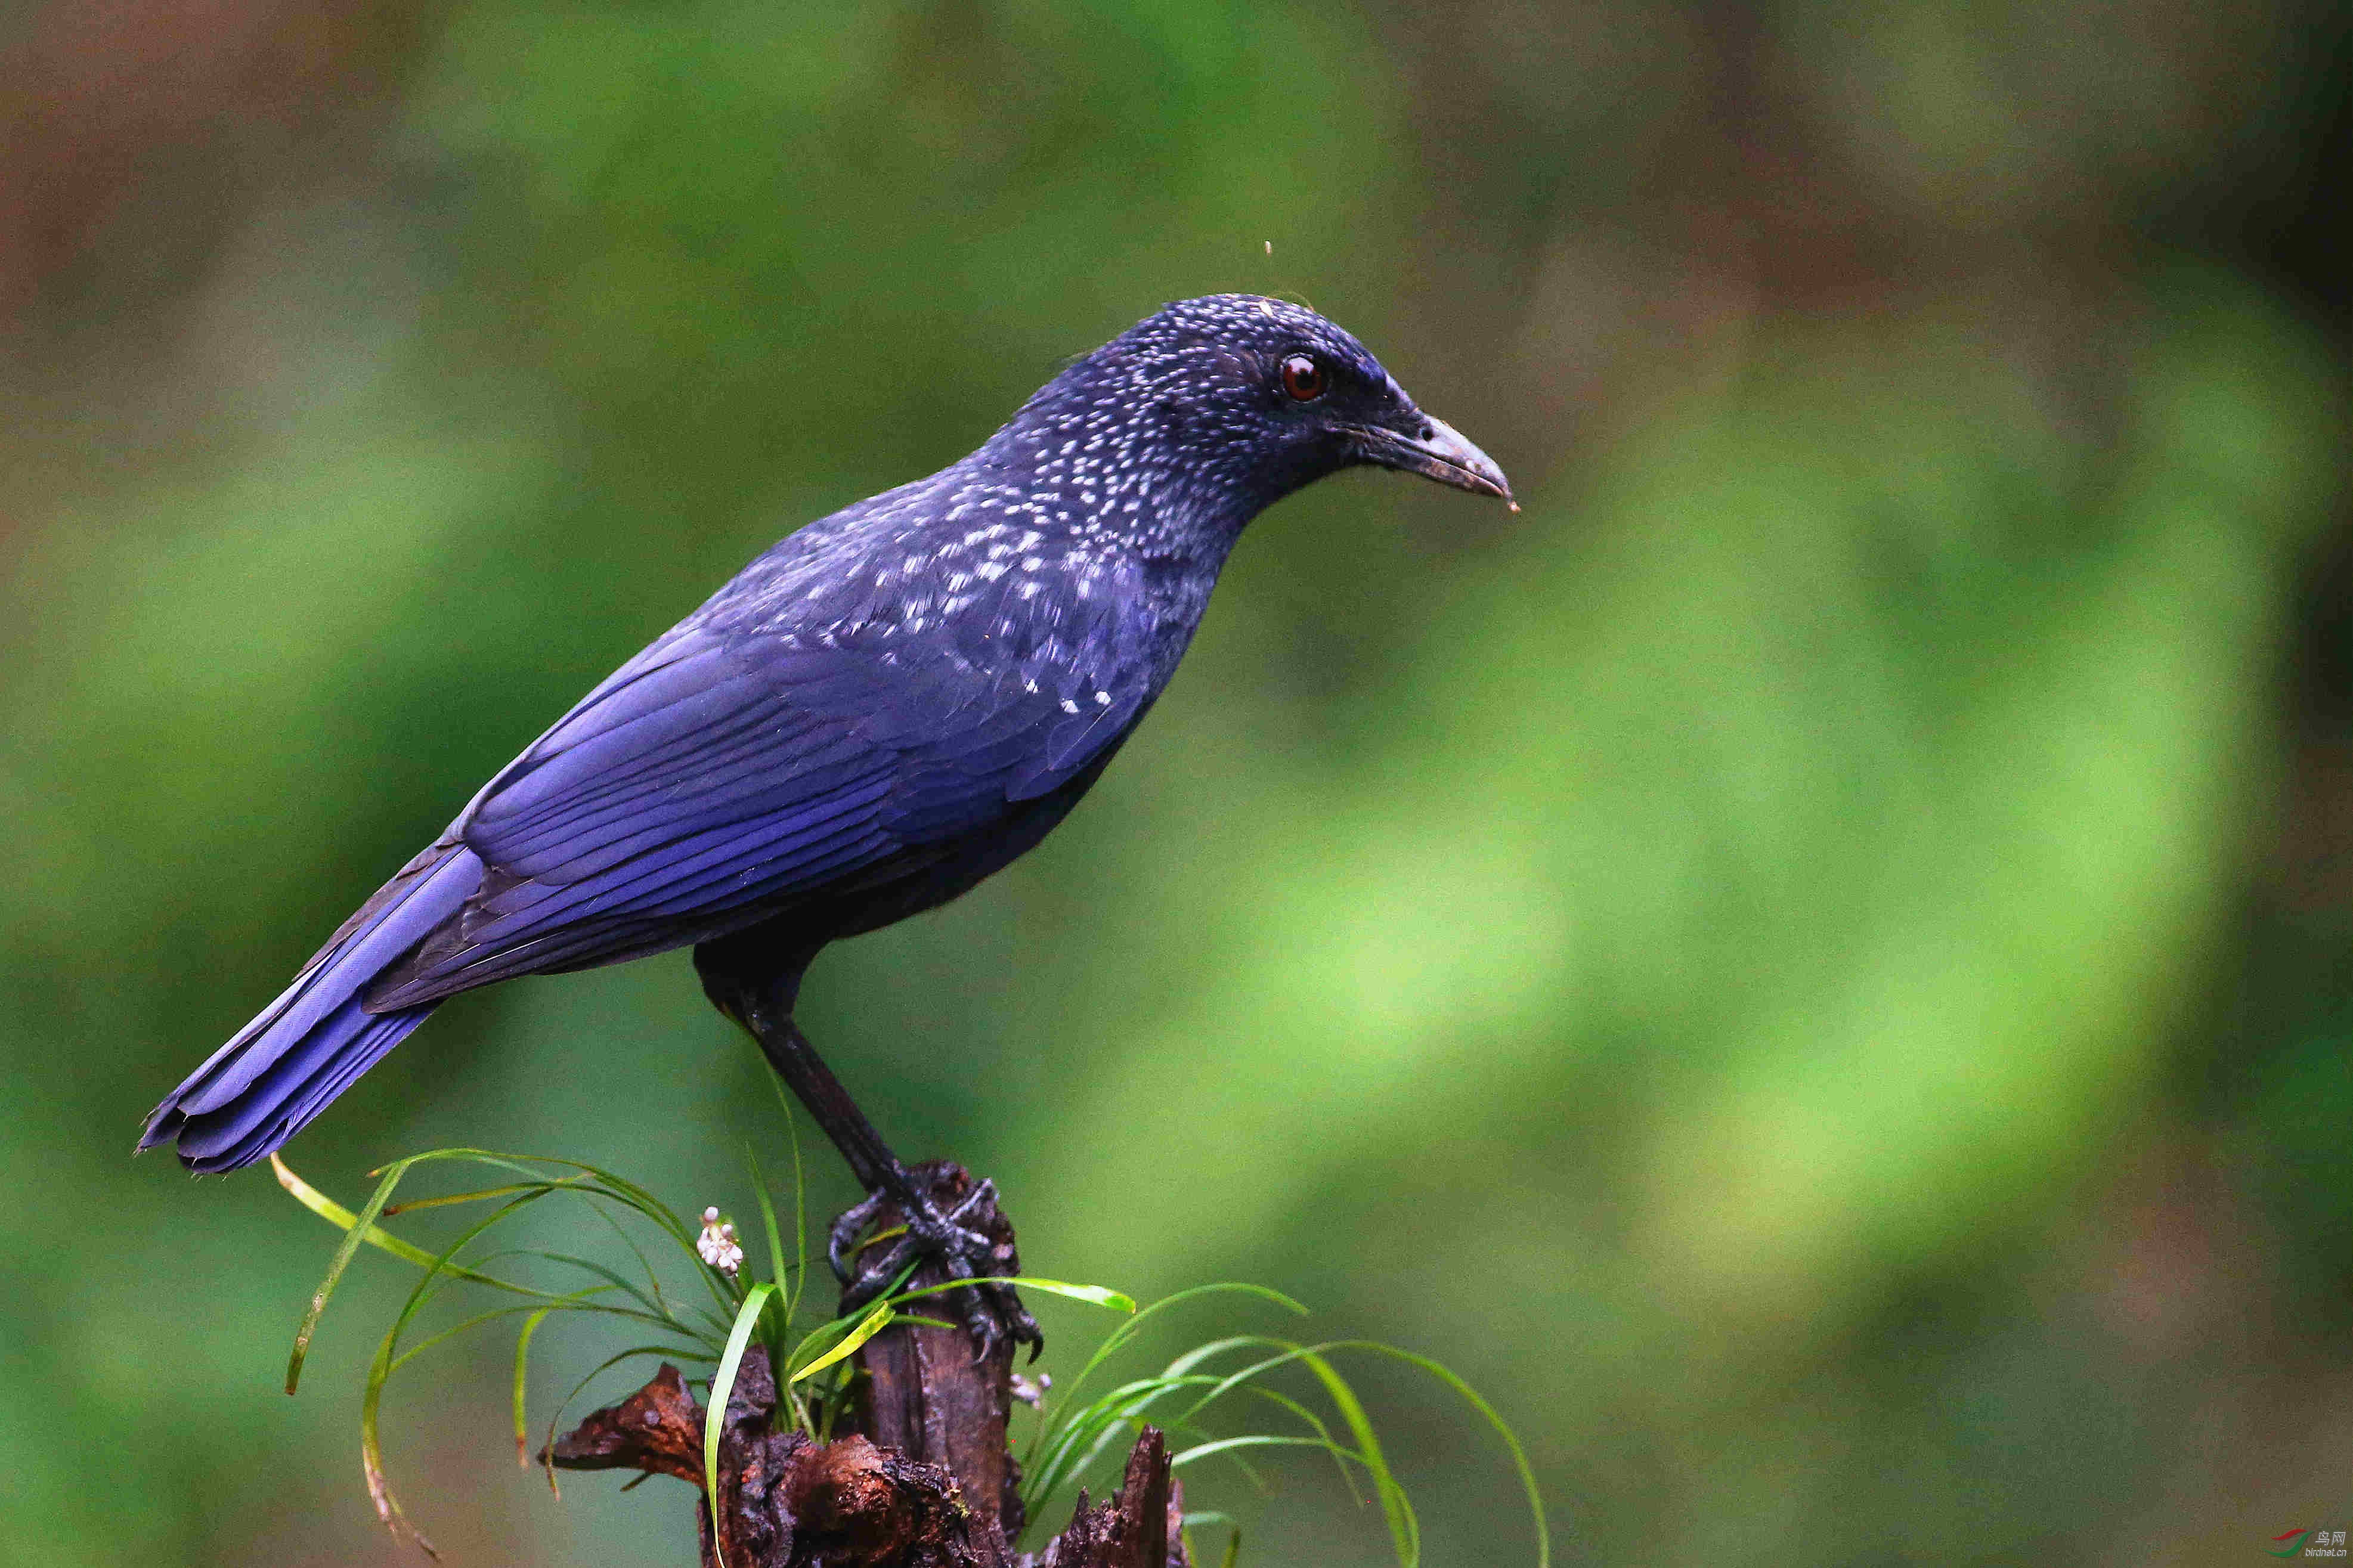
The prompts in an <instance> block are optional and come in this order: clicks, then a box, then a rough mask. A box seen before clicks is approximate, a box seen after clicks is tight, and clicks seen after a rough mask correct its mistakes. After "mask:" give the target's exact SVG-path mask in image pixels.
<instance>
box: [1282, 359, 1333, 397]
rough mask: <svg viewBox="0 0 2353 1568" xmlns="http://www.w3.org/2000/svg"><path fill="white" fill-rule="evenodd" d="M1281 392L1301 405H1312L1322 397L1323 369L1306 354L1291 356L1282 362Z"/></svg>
mask: <svg viewBox="0 0 2353 1568" xmlns="http://www.w3.org/2000/svg"><path fill="white" fill-rule="evenodd" d="M1282 390H1283V391H1285V392H1287V393H1289V394H1291V395H1292V396H1293V397H1295V398H1297V399H1298V400H1299V401H1300V402H1302V403H1313V402H1314V401H1315V400H1316V399H1317V398H1319V397H1321V396H1323V395H1324V367H1323V366H1322V365H1320V364H1318V363H1315V361H1314V358H1313V357H1312V356H1310V355H1307V354H1293V355H1292V356H1291V357H1290V358H1289V359H1286V360H1284V361H1283V362H1282Z"/></svg>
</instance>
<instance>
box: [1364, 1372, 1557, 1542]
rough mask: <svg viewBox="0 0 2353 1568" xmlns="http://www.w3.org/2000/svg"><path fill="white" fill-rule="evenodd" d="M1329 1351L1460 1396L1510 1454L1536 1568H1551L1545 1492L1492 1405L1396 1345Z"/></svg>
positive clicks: (1457, 1378)
mask: <svg viewBox="0 0 2353 1568" xmlns="http://www.w3.org/2000/svg"><path fill="white" fill-rule="evenodd" d="M1331 1348H1333V1349H1343V1348H1345V1349H1347V1350H1354V1351H1362V1352H1366V1353H1367V1354H1372V1355H1384V1356H1388V1358H1389V1359H1390V1360H1392V1361H1401V1362H1403V1363H1406V1364H1407V1365H1408V1366H1412V1367H1419V1369H1420V1370H1422V1371H1423V1372H1426V1373H1429V1374H1430V1376H1432V1377H1434V1378H1436V1379H1438V1380H1439V1381H1440V1383H1443V1384H1446V1386H1447V1387H1449V1388H1451V1389H1452V1390H1453V1391H1454V1392H1455V1393H1456V1394H1459V1395H1461V1399H1462V1401H1463V1403H1464V1404H1466V1405H1470V1406H1471V1408H1472V1409H1473V1410H1476V1411H1477V1412H1478V1413H1479V1414H1480V1415H1482V1416H1483V1417H1485V1419H1486V1422H1487V1425H1488V1426H1491V1427H1493V1429H1494V1433H1495V1436H1498V1437H1500V1438H1502V1439H1503V1442H1504V1447H1505V1448H1506V1449H1507V1450H1509V1451H1510V1453H1511V1456H1512V1468H1513V1469H1514V1470H1515V1471H1517V1472H1518V1473H1519V1478H1520V1489H1521V1490H1522V1491H1523V1492H1525V1493H1526V1494H1527V1500H1528V1517H1529V1518H1530V1520H1532V1521H1534V1522H1535V1535H1536V1568H1552V1531H1551V1528H1550V1527H1549V1526H1548V1525H1547V1524H1546V1521H1545V1508H1544V1492H1543V1489H1541V1488H1539V1487H1538V1486H1537V1485H1536V1473H1535V1468H1534V1467H1533V1466H1531V1465H1530V1464H1529V1463H1528V1455H1527V1450H1526V1449H1525V1448H1524V1447H1521V1446H1520V1439H1519V1435H1518V1434H1517V1433H1515V1432H1514V1431H1513V1430H1512V1427H1511V1424H1510V1423H1509V1422H1507V1421H1505V1420H1504V1417H1503V1415H1501V1414H1500V1413H1499V1412H1498V1411H1497V1410H1496V1409H1495V1407H1494V1406H1493V1405H1490V1404H1488V1403H1487V1401H1486V1400H1485V1398H1483V1397H1482V1395H1481V1394H1480V1393H1479V1391H1478V1390H1477V1389H1475V1388H1473V1387H1472V1386H1471V1385H1470V1384H1468V1383H1466V1382H1464V1381H1463V1380H1462V1378H1461V1376H1460V1375H1459V1374H1458V1373H1455V1372H1454V1371H1453V1369H1451V1367H1448V1366H1446V1365H1445V1364H1443V1363H1440V1362H1437V1361H1433V1360H1432V1359H1430V1357H1429V1356H1426V1355H1418V1354H1416V1353H1415V1352H1412V1351H1408V1350H1399V1349H1398V1347H1397V1346H1395V1345H1385V1344H1382V1343H1380V1342H1377V1341H1373V1340H1353V1341H1349V1342H1346V1344H1345V1346H1338V1345H1335V1346H1333V1347H1331Z"/></svg>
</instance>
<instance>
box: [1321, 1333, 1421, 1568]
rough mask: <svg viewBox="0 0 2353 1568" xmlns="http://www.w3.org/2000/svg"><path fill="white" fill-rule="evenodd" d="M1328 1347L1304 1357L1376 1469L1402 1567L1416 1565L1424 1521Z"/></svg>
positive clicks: (1364, 1459)
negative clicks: (1392, 1471)
mask: <svg viewBox="0 0 2353 1568" xmlns="http://www.w3.org/2000/svg"><path fill="white" fill-rule="evenodd" d="M1325 1348H1329V1347H1315V1348H1313V1349H1309V1350H1308V1351H1307V1352H1305V1353H1304V1354H1303V1355H1302V1356H1301V1357H1300V1360H1301V1361H1302V1362H1303V1363H1305V1364H1306V1367H1307V1370H1308V1371H1310V1372H1312V1373H1314V1374H1315V1379H1316V1381H1317V1382H1319V1383H1321V1384H1323V1385H1324V1394H1325V1395H1326V1396H1327V1397H1328V1398H1329V1399H1330V1400H1331V1401H1332V1404H1333V1405H1334V1406H1335V1408H1336V1409H1338V1411H1339V1412H1340V1419H1341V1420H1342V1421H1343V1422H1344V1423H1345V1424H1346V1426H1347V1428H1348V1435H1349V1436H1352V1437H1354V1438H1356V1458H1358V1460H1359V1461H1360V1462H1361V1463H1362V1464H1363V1465H1364V1467H1365V1468H1366V1469H1367V1470H1369V1471H1371V1472H1372V1477H1373V1488H1374V1490H1375V1492H1376V1494H1377V1496H1378V1497H1379V1498H1380V1500H1381V1513H1382V1515H1383V1516H1384V1517H1385V1518H1387V1519H1388V1526H1389V1539H1390V1541H1391V1542H1393V1543H1394V1544H1395V1545H1396V1547H1397V1554H1398V1565H1399V1568H1416V1564H1418V1563H1419V1562H1420V1561H1421V1521H1419V1519H1417V1518H1415V1517H1414V1511H1413V1504H1412V1503H1410V1502H1409V1501H1407V1500H1406V1495H1405V1489H1404V1488H1403V1487H1401V1486H1399V1485H1398V1481H1397V1478H1396V1477H1395V1476H1394V1475H1392V1474H1390V1473H1389V1466H1388V1458H1386V1457H1385V1456H1384V1455H1383V1454H1382V1453H1381V1440H1380V1437H1379V1436H1378V1435H1377V1433H1375V1432H1374V1430H1373V1421H1372V1417H1371V1416H1369V1415H1366V1414H1365V1405H1364V1402H1363V1401H1362V1400H1360V1399H1358V1398H1357V1397H1356V1390H1355V1389H1354V1388H1352V1387H1350V1386H1349V1385H1348V1380H1347V1379H1346V1378H1345V1377H1342V1376H1341V1375H1340V1373H1339V1372H1338V1371H1337V1370H1336V1369H1335V1367H1334V1366H1333V1365H1332V1363H1330V1362H1329V1361H1327V1360H1326V1359H1324V1355H1323V1354H1322V1353H1320V1352H1321V1351H1322V1350H1323V1349H1325Z"/></svg>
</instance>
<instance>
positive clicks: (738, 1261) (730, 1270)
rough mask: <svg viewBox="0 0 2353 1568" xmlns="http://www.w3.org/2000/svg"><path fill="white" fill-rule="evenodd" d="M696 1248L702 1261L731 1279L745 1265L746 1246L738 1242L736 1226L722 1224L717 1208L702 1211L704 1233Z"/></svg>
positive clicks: (697, 1240) (696, 1242) (696, 1241)
mask: <svg viewBox="0 0 2353 1568" xmlns="http://www.w3.org/2000/svg"><path fill="white" fill-rule="evenodd" d="M694 1250H695V1251H696V1252H698V1253H700V1254H702V1261H704V1262H705V1263H708V1264H709V1265H711V1267H712V1268H716V1269H717V1270H719V1272H721V1273H722V1274H724V1275H726V1276H727V1277H728V1278H729V1279H733V1278H735V1271H736V1270H737V1269H739V1268H743V1267H744V1248H743V1247H741V1246H739V1245H737V1243H736V1240H735V1227H734V1226H732V1225H723V1224H722V1223H721V1222H720V1218H719V1211H718V1210H717V1209H716V1208H707V1209H704V1210H703V1211H702V1236H701V1237H698V1238H696V1240H695V1243H694Z"/></svg>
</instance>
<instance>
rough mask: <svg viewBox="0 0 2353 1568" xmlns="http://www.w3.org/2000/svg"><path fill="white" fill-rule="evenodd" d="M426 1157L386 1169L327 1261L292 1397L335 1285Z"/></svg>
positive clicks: (290, 1371) (298, 1346)
mask: <svg viewBox="0 0 2353 1568" xmlns="http://www.w3.org/2000/svg"><path fill="white" fill-rule="evenodd" d="M424 1158H426V1156H425V1155H422V1154H412V1155H410V1156H409V1157H408V1158H407V1159H406V1160H396V1161H395V1162H394V1163H392V1164H391V1165H390V1166H389V1167H387V1168H386V1170H385V1173H384V1179H383V1180H381V1181H379V1182H377V1183H376V1184H375V1191H374V1192H372V1193H370V1194H368V1201H367V1204H366V1205H365V1206H364V1207H363V1208H362V1209H361V1210H360V1212H359V1213H358V1214H357V1215H354V1216H353V1220H352V1223H351V1225H350V1226H348V1227H347V1228H346V1229H345V1230H344V1232H343V1240H342V1242H340V1243H339V1244H338V1245H337V1246H336V1247H335V1255H334V1257H333V1258H332V1259H330V1260H329V1261H328V1264H327V1277H326V1278H325V1279H322V1280H320V1281H319V1288H318V1289H316V1290H314V1291H312V1292H311V1310H309V1311H307V1312H305V1313H303V1314H302V1321H301V1325H300V1326H299V1327H297V1328H296V1329H295V1331H294V1352H293V1353H292V1354H291V1355H290V1356H288V1357H287V1358H286V1392H287V1393H288V1394H292V1393H293V1392H294V1390H295V1389H296V1388H297V1387H299V1386H301V1382H302V1362H303V1358H304V1357H306V1356H308V1355H309V1354H310V1353H311V1335H312V1334H315V1333H317V1332H318V1331H319V1320H320V1318H321V1317H322V1316H323V1315H324V1314H325V1312H326V1310H327V1298H328V1297H330V1296H332V1295H333V1294H334V1293H335V1287H336V1285H337V1284H339V1283H341V1281H342V1279H343V1270H344V1269H346V1268H350V1267H351V1266H352V1258H353V1257H354V1256H356V1255H357V1254H358V1252H359V1249H360V1242H361V1241H362V1240H363V1239H364V1237H366V1236H367V1234H368V1232H370V1231H372V1230H374V1229H375V1221H376V1216H377V1215H380V1214H382V1213H383V1212H384V1205H385V1204H386V1203H387V1202H389V1201H390V1199H391V1197H392V1190H393V1189H394V1188H395V1187H396V1186H398V1185H399V1184H400V1178H401V1177H403V1176H405V1175H406V1174H407V1173H408V1172H409V1169H410V1168H411V1167H412V1166H413V1165H415V1164H416V1163H417V1162H418V1161H420V1160H422V1159H424ZM298 1195H299V1194H298ZM372 1485H373V1482H371V1486H372Z"/></svg>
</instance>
